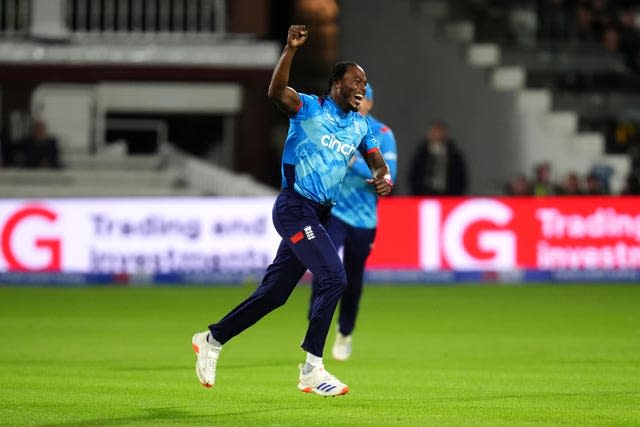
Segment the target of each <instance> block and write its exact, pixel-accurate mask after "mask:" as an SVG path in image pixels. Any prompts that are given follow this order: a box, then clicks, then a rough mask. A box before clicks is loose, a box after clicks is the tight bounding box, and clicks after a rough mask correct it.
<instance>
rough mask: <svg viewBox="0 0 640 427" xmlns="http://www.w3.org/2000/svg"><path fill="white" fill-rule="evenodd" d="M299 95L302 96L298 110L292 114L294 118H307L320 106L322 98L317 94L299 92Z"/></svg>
mask: <svg viewBox="0 0 640 427" xmlns="http://www.w3.org/2000/svg"><path fill="white" fill-rule="evenodd" d="M298 97H299V98H300V104H299V105H298V109H297V110H296V112H295V113H293V114H292V115H291V118H292V119H296V120H304V119H307V118H309V117H311V116H312V115H313V114H314V113H315V112H316V111H317V110H318V109H319V108H320V100H319V99H318V97H317V96H315V95H307V94H306V93H298Z"/></svg>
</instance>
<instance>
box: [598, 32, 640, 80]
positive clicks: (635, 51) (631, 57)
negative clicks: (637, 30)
mask: <svg viewBox="0 0 640 427" xmlns="http://www.w3.org/2000/svg"><path fill="white" fill-rule="evenodd" d="M602 44H603V45H604V47H605V49H607V50H608V51H609V52H611V53H619V54H620V55H622V57H623V58H624V62H625V65H626V66H627V67H628V68H629V70H631V71H634V72H636V73H638V72H640V54H639V53H640V49H639V48H640V44H638V43H637V40H634V39H633V38H632V37H631V36H630V35H627V39H626V40H625V39H623V36H622V32H621V30H620V28H618V27H616V26H613V25H611V26H609V27H607V28H606V29H605V30H604V34H603V35H602Z"/></svg>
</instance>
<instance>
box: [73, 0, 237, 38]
mask: <svg viewBox="0 0 640 427" xmlns="http://www.w3.org/2000/svg"><path fill="white" fill-rule="evenodd" d="M66 14H67V27H68V28H69V30H70V31H71V32H72V33H73V34H76V35H103V36H108V35H112V36H118V35H127V36H130V35H149V36H152V37H156V36H162V35H164V36H169V37H176V38H181V37H185V36H187V37H188V36H212V35H221V34H224V33H225V31H226V1H225V0H66Z"/></svg>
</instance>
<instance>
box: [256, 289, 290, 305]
mask: <svg viewBox="0 0 640 427" xmlns="http://www.w3.org/2000/svg"><path fill="white" fill-rule="evenodd" d="M288 299H289V295H285V294H280V293H275V292H273V293H268V294H265V295H263V296H262V301H263V303H265V304H266V305H268V306H269V307H273V308H277V307H281V306H283V305H284V304H285V303H286V302H287V300H288Z"/></svg>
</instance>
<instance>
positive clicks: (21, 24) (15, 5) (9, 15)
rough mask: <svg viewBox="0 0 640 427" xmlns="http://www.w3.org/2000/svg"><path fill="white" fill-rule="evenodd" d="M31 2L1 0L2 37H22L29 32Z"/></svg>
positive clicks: (0, 30) (0, 20)
mask: <svg viewBox="0 0 640 427" xmlns="http://www.w3.org/2000/svg"><path fill="white" fill-rule="evenodd" d="M30 4H31V1H30V0H0V35H2V36H14V35H17V36H22V35H25V34H27V32H28V31H29V17H30Z"/></svg>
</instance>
